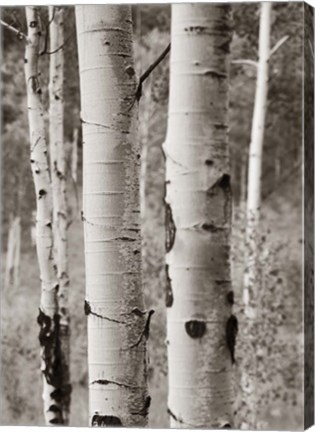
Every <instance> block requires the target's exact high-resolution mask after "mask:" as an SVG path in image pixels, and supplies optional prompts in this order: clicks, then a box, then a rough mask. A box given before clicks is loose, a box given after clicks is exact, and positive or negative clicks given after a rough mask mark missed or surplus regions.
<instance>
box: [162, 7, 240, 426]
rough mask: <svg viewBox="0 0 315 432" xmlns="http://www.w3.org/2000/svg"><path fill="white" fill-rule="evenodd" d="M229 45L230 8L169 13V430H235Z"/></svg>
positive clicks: (190, 8)
mask: <svg viewBox="0 0 315 432" xmlns="http://www.w3.org/2000/svg"><path fill="white" fill-rule="evenodd" d="M230 40H231V30H230V7H229V6H228V5H223V4H222V5H214V4H213V5H212V4H211V5H210V4H198V3H196V4H185V5H183V4H174V5H173V6H172V32H171V43H172V49H171V60H170V97H169V117H168V131H167V138H166V142H165V144H164V149H165V155H166V197H165V202H166V229H167V232H166V252H167V254H166V271H167V281H168V286H167V296H166V305H167V344H168V363H169V397H168V409H169V414H170V421H171V427H178V428H222V427H228V425H230V426H231V425H233V409H232V405H233V399H234V394H233V381H232V376H233V370H232V357H233V353H232V354H231V352H230V351H229V349H228V344H227V336H226V328H227V327H229V329H230V330H232V333H233V328H234V330H235V326H236V323H235V320H236V318H235V317H234V316H231V305H232V303H233V293H232V292H231V276H230V263H229V258H230V230H231V191H230V166H229V146H228V64H229V55H228V53H229V45H230ZM233 325H234V327H233ZM230 334H231V333H230ZM233 334H234V333H233ZM234 336H235V334H234ZM234 338H235V337H234ZM232 339H233V338H232ZM232 345H233V344H232ZM233 360H234V359H233Z"/></svg>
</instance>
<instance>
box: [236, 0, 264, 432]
mask: <svg viewBox="0 0 315 432" xmlns="http://www.w3.org/2000/svg"><path fill="white" fill-rule="evenodd" d="M270 12H271V3H270V2H263V3H261V15H260V27H259V61H258V69H257V83H256V94H255V105H254V113H253V122H252V132H251V143H250V147H249V156H248V163H249V166H248V185H247V191H248V192H247V211H246V247H245V271H244V291H243V302H244V314H245V322H244V323H243V325H242V327H243V332H242V334H243V338H242V339H243V342H244V343H245V345H246V349H245V350H244V353H243V364H242V371H241V374H242V377H241V386H242V402H243V404H242V406H243V409H242V418H243V423H242V425H241V427H242V428H250V429H255V428H256V422H257V418H256V417H257V394H256V348H255V340H256V338H257V332H256V325H257V323H256V320H257V302H256V300H257V293H258V289H259V280H260V278H259V254H258V252H259V243H260V241H259V218H260V208H261V172H262V150H263V138H264V128H265V117H266V105H267V92H268V63H269V56H270Z"/></svg>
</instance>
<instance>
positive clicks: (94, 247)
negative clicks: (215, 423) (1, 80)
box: [76, 5, 153, 427]
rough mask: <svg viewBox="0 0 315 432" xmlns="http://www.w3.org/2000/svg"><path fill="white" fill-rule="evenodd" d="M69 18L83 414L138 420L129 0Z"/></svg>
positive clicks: (108, 420)
mask: <svg viewBox="0 0 315 432" xmlns="http://www.w3.org/2000/svg"><path fill="white" fill-rule="evenodd" d="M76 20H77V35H78V52H79V68H80V87H81V113H82V118H83V119H84V121H83V124H82V128H83V141H84V143H85V145H84V147H83V213H82V220H83V224H84V242H85V268H86V298H87V300H86V302H85V313H86V314H87V319H88V363H89V377H90V385H89V395H90V424H91V425H92V426H125V427H132V426H137V427H144V426H146V424H147V417H148V408H149V406H148V400H149V399H148V398H149V396H148V394H147V365H146V341H147V338H148V336H149V325H150V319H151V316H152V313H153V311H149V312H147V311H145V307H144V299H143V293H142V285H141V253H139V251H140V250H141V230H140V203H139V171H140V169H139V168H140V160H139V144H138V142H137V137H136V122H137V119H136V115H137V112H136V107H137V104H134V105H132V104H133V102H134V100H135V92H136V87H137V85H136V76H135V73H134V70H135V69H134V64H133V51H132V21H131V7H130V6H128V5H105V6H104V5H100V6H76ZM122 114H123V115H122ZM143 311H145V312H143ZM118 383H123V385H119V384H118ZM113 388H114V389H115V391H114V392H113Z"/></svg>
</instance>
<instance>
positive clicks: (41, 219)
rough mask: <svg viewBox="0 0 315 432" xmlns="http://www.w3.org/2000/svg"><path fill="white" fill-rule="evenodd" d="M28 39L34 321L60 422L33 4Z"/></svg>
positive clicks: (46, 394) (48, 411)
mask: <svg viewBox="0 0 315 432" xmlns="http://www.w3.org/2000/svg"><path fill="white" fill-rule="evenodd" d="M26 20H27V28H28V41H27V44H26V51H25V76H26V85H27V105H28V118H29V128H30V144H31V155H30V160H31V167H32V173H33V179H34V185H35V193H36V206H37V211H36V247H37V256H38V263H39V270H40V280H41V299H40V307H39V316H38V323H39V325H40V333H39V341H40V345H41V360H42V362H41V370H42V374H43V385H44V389H43V400H44V415H45V420H46V424H47V425H53V424H63V414H62V403H61V402H60V392H61V391H62V389H61V364H60V340H59V337H60V315H59V313H58V299H57V292H58V288H59V287H58V281H57V275H56V269H55V263H54V255H53V232H52V200H51V198H52V197H51V184H50V178H49V165H48V158H47V144H46V139H45V125H44V113H43V106H42V102H41V93H42V91H41V87H40V83H39V71H38V56H39V38H40V32H41V28H40V16H39V10H38V8H36V7H31V6H27V7H26Z"/></svg>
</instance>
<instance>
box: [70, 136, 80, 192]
mask: <svg viewBox="0 0 315 432" xmlns="http://www.w3.org/2000/svg"><path fill="white" fill-rule="evenodd" d="M78 140H79V131H78V128H75V129H74V131H73V142H72V151H71V175H72V179H73V181H74V182H75V183H77V181H78Z"/></svg>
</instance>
